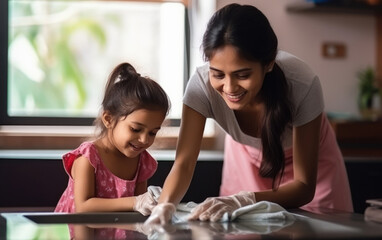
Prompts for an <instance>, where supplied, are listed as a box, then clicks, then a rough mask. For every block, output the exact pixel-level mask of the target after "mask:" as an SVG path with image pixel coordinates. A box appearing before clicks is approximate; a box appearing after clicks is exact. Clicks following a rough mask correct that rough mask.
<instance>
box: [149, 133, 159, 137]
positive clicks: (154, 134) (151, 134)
mask: <svg viewBox="0 0 382 240" xmlns="http://www.w3.org/2000/svg"><path fill="white" fill-rule="evenodd" d="M149 134H150V136H154V137H155V136H156V135H157V133H156V132H150V133H149Z"/></svg>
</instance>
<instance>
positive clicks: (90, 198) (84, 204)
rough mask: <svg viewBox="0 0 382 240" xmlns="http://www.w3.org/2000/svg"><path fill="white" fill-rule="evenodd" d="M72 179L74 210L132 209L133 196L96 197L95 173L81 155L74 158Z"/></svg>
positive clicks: (106, 210) (107, 210)
mask: <svg viewBox="0 0 382 240" xmlns="http://www.w3.org/2000/svg"><path fill="white" fill-rule="evenodd" d="M72 177H73V179H74V203H75V207H76V212H100V211H105V212H113V211H132V210H133V206H134V203H135V197H123V198H113V199H112V198H110V199H108V198H96V197H95V174H94V168H93V166H92V165H91V164H90V163H89V160H88V159H87V158H85V157H83V156H81V157H79V158H78V159H76V160H75V161H74V163H73V167H72Z"/></svg>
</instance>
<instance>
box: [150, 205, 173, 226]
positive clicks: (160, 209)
mask: <svg viewBox="0 0 382 240" xmlns="http://www.w3.org/2000/svg"><path fill="white" fill-rule="evenodd" d="M175 211H176V207H175V205H174V204H172V203H159V204H158V205H156V207H155V208H154V209H153V211H152V213H151V216H150V217H149V218H148V219H147V220H146V221H145V224H161V225H164V224H166V223H169V222H170V220H171V218H172V215H173V214H174V213H175Z"/></svg>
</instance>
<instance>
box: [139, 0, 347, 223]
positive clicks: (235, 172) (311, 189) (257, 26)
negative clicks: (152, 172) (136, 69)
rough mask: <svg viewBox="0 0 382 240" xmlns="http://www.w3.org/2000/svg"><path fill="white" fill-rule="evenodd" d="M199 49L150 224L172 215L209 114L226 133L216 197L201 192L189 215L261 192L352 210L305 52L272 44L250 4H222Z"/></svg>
mask: <svg viewBox="0 0 382 240" xmlns="http://www.w3.org/2000/svg"><path fill="white" fill-rule="evenodd" d="M202 48H203V52H204V57H205V60H206V61H207V63H206V64H205V65H204V66H201V67H200V68H198V69H197V70H196V73H195V74H194V75H193V76H192V77H191V79H190V81H189V82H188V85H187V89H186V92H185V96H184V98H183V103H184V105H183V114H182V124H181V128H180V136H179V140H178V144H177V152H176V159H175V162H174V165H173V167H172V170H171V171H170V174H169V175H168V177H167V179H166V181H165V184H164V186H163V190H162V193H161V196H160V198H159V204H158V205H157V206H156V207H155V208H154V209H153V212H152V214H151V216H150V218H149V219H148V220H147V222H146V223H153V222H157V223H159V222H160V223H165V222H166V221H168V220H169V219H171V215H172V214H173V212H174V211H175V206H174V205H175V204H177V203H179V201H180V200H181V199H182V197H183V195H184V194H185V192H186V191H187V188H188V186H189V184H190V181H191V178H192V176H193V172H194V168H195V164H196V160H197V156H198V152H199V150H200V147H199V146H200V143H201V139H202V137H203V129H204V125H205V121H206V118H213V119H215V120H216V122H217V123H219V124H220V126H221V127H222V128H223V129H224V130H225V131H226V133H227V135H226V140H225V148H224V151H225V153H224V165H223V174H222V184H221V187H220V195H221V196H220V197H214V198H209V199H206V200H205V201H204V202H203V203H201V204H200V205H199V206H197V207H196V208H195V209H194V211H193V213H192V214H191V216H190V219H193V220H195V219H199V220H205V221H219V220H220V219H221V217H222V216H223V214H224V213H228V214H231V213H232V212H233V211H234V210H236V209H238V208H240V207H242V206H245V205H249V204H253V203H256V202H257V201H263V200H266V201H271V202H275V203H278V204H280V205H281V206H283V207H285V208H297V207H304V208H308V207H315V208H317V207H320V208H333V209H338V210H345V211H352V210H353V208H352V201H351V195H350V188H349V183H348V178H347V174H346V169H345V165H344V160H343V158H342V155H341V152H340V150H339V147H338V145H337V142H336V137H335V135H334V132H333V130H332V129H331V126H330V124H329V121H328V119H327V117H326V116H325V114H324V103H323V97H322V90H321V85H320V81H319V78H318V77H317V76H316V75H315V74H314V73H313V71H312V70H311V69H310V68H309V66H307V64H306V63H304V62H303V61H302V60H301V59H299V58H297V57H295V56H293V55H292V54H289V53H286V52H283V51H279V50H278V41H277V37H276V35H275V33H274V31H273V29H272V27H271V25H270V23H269V22H268V20H267V18H266V17H265V16H264V14H263V13H262V12H261V11H259V10H258V9H257V8H256V7H254V6H250V5H239V4H230V5H227V6H225V7H223V8H221V9H220V10H218V11H217V12H216V13H215V14H214V16H212V18H211V19H210V21H209V23H208V25H207V30H206V32H205V33H204V36H203V43H202ZM190 146H192V147H190Z"/></svg>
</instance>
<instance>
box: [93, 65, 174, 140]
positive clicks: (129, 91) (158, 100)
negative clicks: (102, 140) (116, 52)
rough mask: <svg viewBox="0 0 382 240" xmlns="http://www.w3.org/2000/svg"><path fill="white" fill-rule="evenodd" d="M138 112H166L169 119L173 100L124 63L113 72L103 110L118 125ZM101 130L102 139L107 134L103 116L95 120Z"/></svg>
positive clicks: (107, 86)
mask: <svg viewBox="0 0 382 240" xmlns="http://www.w3.org/2000/svg"><path fill="white" fill-rule="evenodd" d="M138 109H149V110H159V111H163V114H165V115H167V114H168V112H169V109H170V100H169V98H168V96H167V94H166V92H165V91H164V90H163V89H162V87H161V86H160V85H159V84H158V83H157V82H155V81H154V80H152V79H150V78H149V77H142V76H141V75H140V74H139V73H137V71H136V70H135V68H134V67H133V66H132V65H131V64H129V63H121V64H119V65H118V66H116V67H115V68H114V70H113V71H112V72H111V74H110V76H109V79H108V81H107V84H106V89H105V96H104V98H103V101H102V110H103V111H107V112H109V113H110V115H111V116H112V118H113V119H112V120H113V121H112V122H113V123H114V124H116V123H117V122H118V120H119V119H121V118H124V117H126V116H127V115H129V114H130V113H132V112H134V111H136V110H138ZM95 125H96V126H97V127H98V128H100V130H101V132H100V134H99V135H100V136H103V135H104V134H105V133H106V128H105V126H104V125H103V123H102V120H101V116H100V117H98V118H97V119H96V120H95Z"/></svg>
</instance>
